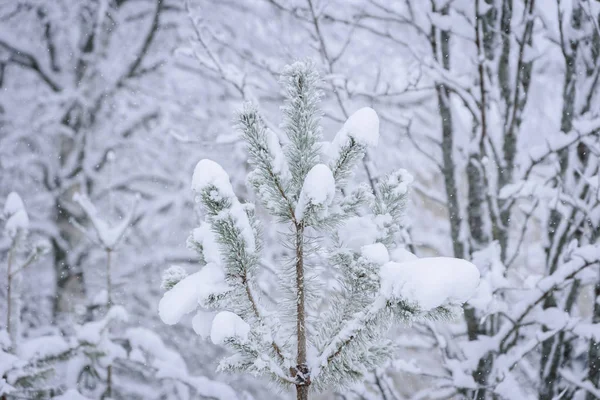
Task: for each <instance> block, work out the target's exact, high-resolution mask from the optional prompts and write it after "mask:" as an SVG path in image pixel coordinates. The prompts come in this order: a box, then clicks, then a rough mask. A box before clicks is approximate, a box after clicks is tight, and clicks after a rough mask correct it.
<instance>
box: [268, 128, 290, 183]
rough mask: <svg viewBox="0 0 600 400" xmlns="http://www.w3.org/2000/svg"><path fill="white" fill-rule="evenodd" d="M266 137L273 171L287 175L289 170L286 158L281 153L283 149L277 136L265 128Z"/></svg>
mask: <svg viewBox="0 0 600 400" xmlns="http://www.w3.org/2000/svg"><path fill="white" fill-rule="evenodd" d="M266 139H267V146H268V149H269V154H270V155H271V159H272V163H273V172H275V173H276V174H281V175H282V176H284V177H288V176H289V174H290V170H289V167H288V164H287V160H286V158H285V154H284V153H283V149H282V148H281V144H280V143H279V138H278V137H277V134H276V133H275V132H273V131H272V130H271V129H267V131H266Z"/></svg>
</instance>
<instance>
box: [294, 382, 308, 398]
mask: <svg viewBox="0 0 600 400" xmlns="http://www.w3.org/2000/svg"><path fill="white" fill-rule="evenodd" d="M296 399H297V400H308V386H305V385H296Z"/></svg>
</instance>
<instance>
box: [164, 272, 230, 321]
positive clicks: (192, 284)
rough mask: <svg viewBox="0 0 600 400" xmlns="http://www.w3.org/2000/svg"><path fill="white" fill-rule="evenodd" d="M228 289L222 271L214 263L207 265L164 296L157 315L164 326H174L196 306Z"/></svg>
mask: <svg viewBox="0 0 600 400" xmlns="http://www.w3.org/2000/svg"><path fill="white" fill-rule="evenodd" d="M229 289H230V287H229V285H227V282H225V273H224V272H223V269H222V268H221V267H220V266H218V265H217V264H214V263H211V264H207V265H205V266H204V267H203V268H202V269H201V270H200V271H198V272H196V273H193V274H191V275H189V276H187V277H185V278H184V279H182V280H181V281H180V282H178V283H177V284H176V285H175V286H173V288H172V289H171V290H169V291H168V292H166V293H165V294H164V296H163V298H162V299H161V300H160V303H159V304H158V315H159V316H160V319H161V320H162V321H163V322H164V323H165V324H167V325H174V324H176V323H178V322H179V321H180V320H181V318H182V317H183V316H184V315H186V314H189V313H191V312H192V311H194V310H195V309H196V308H197V307H198V304H200V305H205V304H206V302H207V300H208V299H209V298H210V296H214V295H219V294H222V293H225V292H227V291H228V290H229Z"/></svg>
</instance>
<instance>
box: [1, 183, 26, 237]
mask: <svg viewBox="0 0 600 400" xmlns="http://www.w3.org/2000/svg"><path fill="white" fill-rule="evenodd" d="M4 217H5V218H6V225H5V226H4V230H5V231H6V234H7V236H8V237H10V238H12V239H14V238H15V237H16V235H17V234H18V232H25V231H27V230H28V229H29V216H28V215H27V211H26V210H25V205H24V204H23V200H21V196H19V195H18V194H17V193H15V192H11V193H10V194H9V195H8V197H7V198H6V203H5V204H4Z"/></svg>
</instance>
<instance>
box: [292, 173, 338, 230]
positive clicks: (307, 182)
mask: <svg viewBox="0 0 600 400" xmlns="http://www.w3.org/2000/svg"><path fill="white" fill-rule="evenodd" d="M334 197H335V179H334V178H333V174H332V173H331V170H330V169H329V167H328V166H327V165H325V164H317V165H315V166H314V167H312V168H311V169H310V171H308V174H306V178H305V179H304V185H303V186H302V191H301V192H300V197H299V198H298V204H297V205H296V212H295V216H296V219H297V220H301V219H302V218H303V217H304V213H305V211H306V208H307V207H308V206H309V205H313V206H320V207H323V214H324V215H325V216H326V215H327V208H328V207H329V205H331V203H332V202H333V198H334Z"/></svg>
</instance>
